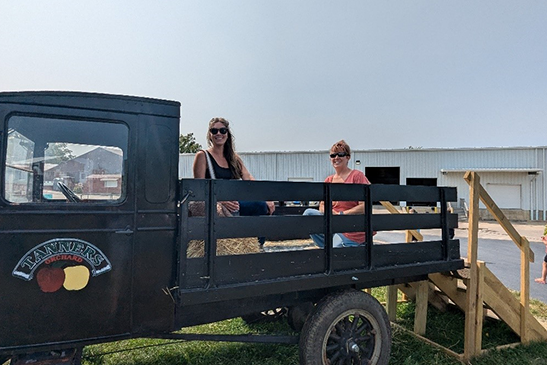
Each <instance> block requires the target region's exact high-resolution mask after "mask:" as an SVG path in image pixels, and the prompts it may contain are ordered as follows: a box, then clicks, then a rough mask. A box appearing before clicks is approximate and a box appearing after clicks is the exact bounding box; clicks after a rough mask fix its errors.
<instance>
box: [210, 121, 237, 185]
mask: <svg viewBox="0 0 547 365" xmlns="http://www.w3.org/2000/svg"><path fill="white" fill-rule="evenodd" d="M215 123H222V124H223V125H224V127H226V129H228V133H227V138H226V143H224V150H223V151H222V154H223V155H224V158H225V159H226V161H228V167H229V168H230V171H231V172H232V175H233V176H234V177H235V178H236V179H241V178H242V171H241V170H242V167H241V165H242V164H241V159H240V158H239V156H238V155H237V153H236V151H235V137H234V135H233V134H232V131H231V130H230V122H228V121H227V120H226V119H224V118H219V117H215V118H213V119H211V121H209V129H207V145H208V146H209V147H211V146H212V145H213V138H212V137H211V132H210V130H211V128H212V127H213V124H215Z"/></svg>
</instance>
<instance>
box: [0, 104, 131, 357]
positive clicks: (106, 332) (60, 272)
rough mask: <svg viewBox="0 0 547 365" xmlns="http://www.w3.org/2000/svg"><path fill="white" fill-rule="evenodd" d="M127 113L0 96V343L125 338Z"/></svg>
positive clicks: (128, 185) (128, 183)
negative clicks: (3, 99)
mask: <svg viewBox="0 0 547 365" xmlns="http://www.w3.org/2000/svg"><path fill="white" fill-rule="evenodd" d="M50 100H52V99H51V98H50ZM46 101H47V100H46ZM109 102H110V103H111V104H112V103H113V101H112V100H109ZM131 118H135V117H134V116H133V117H132V116H131V115H130V114H124V113H121V112H120V113H117V112H115V111H108V110H101V108H99V107H96V108H71V107H60V106H47V104H46V105H44V104H42V105H40V103H39V102H38V103H37V102H36V99H32V100H30V101H29V102H28V103H10V102H2V100H0V121H2V123H3V124H2V126H1V127H0V128H1V129H0V132H1V136H2V139H1V142H0V146H1V149H2V152H1V153H2V155H1V156H2V157H1V161H2V167H1V170H2V172H1V175H0V176H1V180H0V189H1V194H0V275H1V279H0V293H1V294H0V296H1V298H2V300H0V323H2V328H3V330H2V331H0V348H3V349H9V348H15V347H19V346H24V345H30V344H46V343H49V344H55V343H64V342H72V343H74V342H75V341H79V340H82V339H95V340H97V339H101V338H103V339H106V338H118V337H127V336H128V333H129V332H130V330H131V272H132V263H133V261H132V256H131V255H132V245H133V236H134V235H133V230H134V225H135V193H134V184H133V181H134V174H135V171H134V167H132V166H131V164H129V163H128V160H129V158H130V156H131V153H132V152H131V151H132V150H131V148H132V143H133V142H132V140H133V139H134V138H135V133H136V132H135V131H134V129H135V128H133V125H132V119H131Z"/></svg>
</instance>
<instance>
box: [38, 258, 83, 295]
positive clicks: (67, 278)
mask: <svg viewBox="0 0 547 365" xmlns="http://www.w3.org/2000/svg"><path fill="white" fill-rule="evenodd" d="M89 276H90V274H89V270H88V268H87V267H85V266H83V265H77V266H67V267H65V268H64V269H63V268H61V267H54V266H44V267H42V268H41V269H40V270H39V271H38V273H37V274H36V281H37V282H38V286H39V287H40V289H41V290H42V291H43V292H44V293H54V292H56V291H57V290H59V289H61V287H64V288H65V289H66V290H82V289H83V288H85V287H86V286H87V283H88V282H89Z"/></svg>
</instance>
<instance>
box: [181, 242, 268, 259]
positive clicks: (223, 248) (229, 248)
mask: <svg viewBox="0 0 547 365" xmlns="http://www.w3.org/2000/svg"><path fill="white" fill-rule="evenodd" d="M204 247H205V241H203V240H192V241H190V242H189V243H188V251H187V252H188V257H203V255H204ZM258 252H260V246H259V244H258V239H257V238H256V237H244V238H222V239H219V240H217V256H224V255H243V254H246V253H258Z"/></svg>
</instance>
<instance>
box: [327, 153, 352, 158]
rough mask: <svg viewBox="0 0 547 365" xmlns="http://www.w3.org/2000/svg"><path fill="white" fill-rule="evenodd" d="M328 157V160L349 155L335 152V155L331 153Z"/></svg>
mask: <svg viewBox="0 0 547 365" xmlns="http://www.w3.org/2000/svg"><path fill="white" fill-rule="evenodd" d="M329 156H330V158H335V157H336V156H338V157H346V156H349V155H348V154H347V153H345V152H336V153H331V154H330V155H329Z"/></svg>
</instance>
